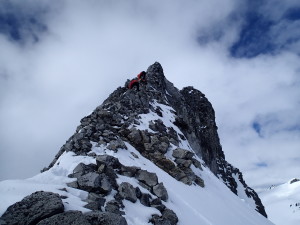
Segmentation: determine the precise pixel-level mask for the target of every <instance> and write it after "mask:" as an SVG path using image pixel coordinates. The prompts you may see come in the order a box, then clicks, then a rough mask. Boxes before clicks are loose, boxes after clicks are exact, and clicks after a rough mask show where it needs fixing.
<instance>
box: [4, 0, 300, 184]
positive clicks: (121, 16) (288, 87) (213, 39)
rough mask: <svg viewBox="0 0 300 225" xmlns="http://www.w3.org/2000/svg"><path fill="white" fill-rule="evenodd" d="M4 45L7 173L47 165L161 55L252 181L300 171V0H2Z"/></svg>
mask: <svg viewBox="0 0 300 225" xmlns="http://www.w3.org/2000/svg"><path fill="white" fill-rule="evenodd" d="M0 49H1V51H0V124H1V126H0V180H5V179H20V178H27V177H31V176H33V175H35V174H37V173H39V171H40V170H41V169H43V168H44V167H46V166H48V165H49V163H50V162H51V161H52V159H53V157H54V155H55V154H56V153H57V152H58V151H59V149H60V147H61V146H62V145H63V144H64V143H65V141H66V140H67V139H68V138H69V137H70V136H71V135H72V134H73V133H74V132H75V129H76V127H77V126H78V125H79V124H80V119H81V118H83V117H84V116H86V115H88V114H89V113H90V112H91V111H93V110H94V109H95V108H96V107H97V106H98V105H100V104H101V103H102V102H103V101H104V100H105V99H106V98H107V97H108V96H109V94H110V93H111V92H113V91H114V90H115V89H116V88H117V87H118V86H123V85H124V83H125V81H126V80H127V79H130V78H133V77H135V76H136V75H137V74H138V73H139V72H140V71H142V70H146V69H147V68H148V66H149V65H151V64H153V63H154V62H155V61H158V62H160V63H161V65H162V66H163V69H164V73H165V76H166V77H167V79H168V80H170V81H171V82H173V83H174V85H175V86H176V87H178V88H179V89H181V88H183V87H185V86H194V87H195V88H197V89H199V90H200V91H202V92H203V93H204V94H205V95H206V97H207V98H208V99H209V101H210V102H211V103H212V105H213V107H214V109H215V112H216V122H217V125H218V127H219V130H218V131H219V136H220V139H221V144H222V147H223V151H224V153H225V156H226V159H227V161H229V162H230V163H231V164H233V165H234V166H236V167H238V168H239V169H240V170H241V171H242V172H243V174H244V178H245V180H246V182H247V183H248V184H249V185H250V186H252V187H254V188H255V189H256V190H260V189H261V188H265V187H268V186H270V185H273V184H280V183H284V182H286V181H288V180H289V179H291V178H293V177H299V176H300V174H299V171H300V151H299V150H300V115H299V111H300V88H299V86H300V64H299V59H300V3H299V1H298V0H285V1H281V0H244V1H238V0H186V1H181V0H164V1H157V0H139V1H138V0H126V1H121V0H110V1H108V0H98V1H96V0H85V1H79V0H75V1H71V0H60V1H58V0H51V1H50V0H42V1H38V0H24V1H17V0H11V1H7V0H0Z"/></svg>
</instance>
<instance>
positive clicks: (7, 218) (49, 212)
mask: <svg viewBox="0 0 300 225" xmlns="http://www.w3.org/2000/svg"><path fill="white" fill-rule="evenodd" d="M63 211H64V205H63V203H62V200H61V198H60V196H59V195H58V194H54V193H52V192H44V191H38V192H35V193H33V194H31V195H29V196H27V197H25V198H24V199H23V200H22V201H20V202H17V203H15V204H13V205H11V206H10V207H8V209H7V210H6V212H5V213H4V214H3V215H2V217H1V220H2V221H4V222H5V223H6V224H9V225H23V224H24V225H25V224H37V223H38V222H40V221H41V220H43V219H45V218H48V217H51V216H53V215H56V214H58V213H62V212H63ZM5 223H4V224H5Z"/></svg>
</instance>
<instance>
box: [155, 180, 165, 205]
mask: <svg viewBox="0 0 300 225" xmlns="http://www.w3.org/2000/svg"><path fill="white" fill-rule="evenodd" d="M153 193H154V194H155V195H156V196H157V197H159V198H161V200H163V201H167V200H168V192H167V189H166V188H165V186H164V185H163V183H159V184H157V185H155V186H154V187H153Z"/></svg>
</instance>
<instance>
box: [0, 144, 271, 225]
mask: <svg viewBox="0 0 300 225" xmlns="http://www.w3.org/2000/svg"><path fill="white" fill-rule="evenodd" d="M127 147H128V150H125V149H124V150H120V151H118V152H117V153H115V152H113V151H110V150H107V149H105V148H102V147H94V148H93V152H95V153H96V154H99V155H101V154H109V155H113V156H115V157H118V158H119V160H120V162H121V163H122V164H124V165H128V166H129V165H130V166H133V165H134V166H138V167H141V168H142V169H146V170H148V171H149V172H155V173H156V174H157V176H158V179H159V181H161V182H163V183H164V185H165V187H166V189H167V190H168V194H169V200H168V201H167V202H166V203H165V204H166V206H167V207H168V208H170V209H172V210H174V212H175V213H176V214H177V215H178V217H179V223H178V224H180V225H187V224H189V225H199V224H203V225H212V224H216V225H219V224H222V225H226V224H237V225H239V224H241V225H258V224H259V225H260V224H261V225H269V224H272V223H271V222H270V221H268V220H267V219H265V218H264V217H263V216H261V215H260V214H259V213H257V212H256V211H254V210H253V209H252V208H251V207H250V206H248V205H247V204H245V203H244V202H243V201H241V199H239V198H238V197H237V196H236V195H234V194H233V193H232V192H231V191H230V190H229V189H228V188H227V187H226V186H225V185H224V184H223V183H222V182H220V180H218V179H217V178H216V177H215V176H214V175H213V174H212V173H211V172H210V171H209V170H208V169H207V168H204V169H203V171H200V170H199V171H198V173H199V175H201V177H202V178H203V179H204V181H205V188H200V187H199V186H188V185H185V184H183V183H181V182H178V181H177V180H175V179H174V178H173V177H171V176H170V175H169V174H167V173H166V172H164V171H163V170H161V169H159V168H158V167H157V166H156V165H155V164H153V163H152V162H151V161H149V160H148V159H146V158H144V157H143V156H142V155H140V153H139V152H138V151H137V150H135V149H134V148H133V147H132V146H130V145H129V144H127ZM132 152H133V153H135V154H136V155H137V156H138V158H135V157H133V156H132V154H131V153H132ZM79 162H83V163H85V164H89V163H95V159H94V158H93V157H88V156H85V157H84V156H77V155H75V154H74V153H72V152H68V153H64V154H63V155H62V156H61V157H60V158H59V160H58V162H57V163H56V164H55V166H54V167H52V168H51V169H50V170H48V171H46V172H44V173H41V174H38V175H36V176H34V177H32V178H30V179H25V180H7V181H2V182H0V199H1V204H0V215H2V214H3V213H4V212H5V210H6V208H7V207H8V206H10V205H11V204H13V203H15V202H17V201H20V200H21V199H22V198H24V197H25V196H27V195H29V194H31V193H33V192H35V191H39V190H44V191H52V192H55V193H58V194H60V195H64V196H67V198H66V199H63V202H64V206H65V208H66V210H81V211H82V212H86V211H89V210H88V209H86V208H84V207H83V206H84V205H85V204H86V202H84V200H85V199H86V198H87V194H88V193H87V192H85V191H81V190H78V189H74V188H70V187H68V186H67V185H66V183H68V182H71V181H74V178H68V177H67V175H68V174H71V173H72V171H73V169H74V168H75V167H76V166H77V164H78V163H79ZM117 181H118V183H121V182H124V181H127V182H129V183H131V184H132V185H133V186H134V187H136V186H139V188H140V189H141V190H143V192H147V190H146V189H144V188H143V187H142V186H140V185H139V184H138V183H137V182H136V180H135V179H131V178H128V177H125V176H119V178H118V180H117ZM149 194H150V193H149ZM124 205H125V213H126V216H125V218H126V220H127V222H128V224H131V225H143V224H148V223H147V222H148V220H149V219H150V217H151V214H153V213H157V214H160V212H159V211H158V210H156V212H154V211H155V209H153V208H150V207H149V208H145V207H141V205H140V203H137V204H134V203H131V202H129V201H127V200H125V201H124ZM145 209H146V210H145Z"/></svg>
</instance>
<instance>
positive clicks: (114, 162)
mask: <svg viewBox="0 0 300 225" xmlns="http://www.w3.org/2000/svg"><path fill="white" fill-rule="evenodd" d="M96 163H97V166H98V167H99V166H101V165H103V164H104V165H106V166H110V167H112V168H113V169H119V168H120V167H121V163H120V162H119V160H118V159H117V158H115V157H113V156H110V155H98V156H97V157H96Z"/></svg>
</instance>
